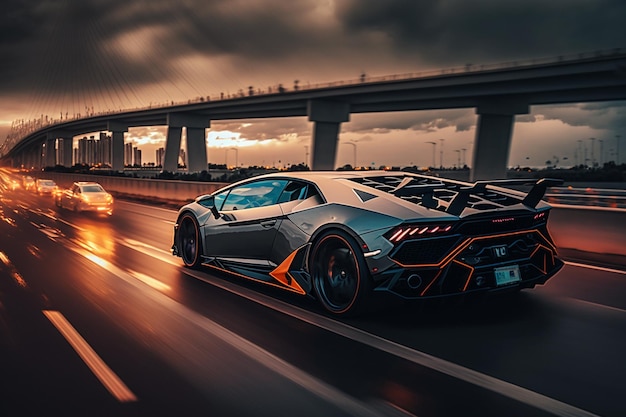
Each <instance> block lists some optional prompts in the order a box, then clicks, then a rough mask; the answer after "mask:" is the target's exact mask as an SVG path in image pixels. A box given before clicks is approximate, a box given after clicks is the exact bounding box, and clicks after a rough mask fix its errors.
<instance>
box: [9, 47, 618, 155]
mask: <svg viewBox="0 0 626 417" xmlns="http://www.w3.org/2000/svg"><path fill="white" fill-rule="evenodd" d="M625 53H626V51H625V50H623V49H622V48H614V49H609V50H600V51H593V52H582V53H577V54H568V55H560V56H556V57H544V58H535V59H530V60H520V61H508V62H501V63H495V64H481V65H478V64H472V63H467V64H465V65H463V66H459V67H452V68H444V69H436V70H424V71H417V72H407V73H401V74H392V75H382V76H370V75H367V74H365V73H363V74H361V75H360V76H359V77H357V78H353V79H348V80H341V81H333V82H325V83H314V84H311V83H306V84H300V82H299V80H295V81H294V84H293V87H291V88H289V87H284V86H283V85H282V84H278V85H274V86H269V87H267V89H261V88H258V89H254V88H253V87H247V88H246V89H245V90H244V89H240V90H239V91H238V92H237V93H229V94H224V93H220V94H215V95H207V96H197V97H194V98H192V99H188V100H186V101H174V100H167V101H163V102H154V103H153V102H151V103H150V104H149V105H147V106H139V107H134V108H124V109H119V110H110V109H108V110H98V111H94V109H93V108H92V109H91V110H87V114H85V115H83V114H82V113H79V114H74V115H69V114H66V118H65V119H63V117H60V118H58V119H56V118H51V117H49V116H43V115H42V116H41V118H40V119H35V120H28V121H24V120H21V121H19V122H14V123H13V125H12V127H11V131H10V132H9V134H8V136H7V138H6V140H5V141H4V143H3V144H2V145H0V157H3V156H4V155H6V154H7V153H8V152H9V151H10V150H11V149H12V148H13V146H15V144H16V143H18V142H19V141H20V140H22V139H24V138H26V137H27V136H29V135H30V134H32V133H35V132H36V131H38V130H41V129H44V128H48V127H51V126H56V125H60V124H63V123H66V122H68V121H74V120H84V119H89V118H92V117H96V116H106V115H115V114H122V113H126V112H130V111H141V110H149V109H155V108H166V107H175V106H182V105H188V104H195V103H202V102H208V101H221V100H232V99H239V98H244V97H250V96H257V95H273V94H284V93H293V92H297V91H302V90H319V89H324V88H333V87H344V86H351V85H358V84H363V83H381V82H393V81H401V80H411V79H421V78H430V77H439V76H443V75H458V74H461V73H477V72H485V71H495V70H502V69H506V68H522V67H526V66H538V65H548V64H555V63H559V62H576V61H584V60H590V59H597V58H601V57H611V56H616V55H622V54H625Z"/></svg>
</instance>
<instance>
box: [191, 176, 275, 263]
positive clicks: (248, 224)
mask: <svg viewBox="0 0 626 417" xmlns="http://www.w3.org/2000/svg"><path fill="white" fill-rule="evenodd" d="M286 184H287V181H286V180H259V181H251V182H248V183H246V184H243V185H240V186H238V187H235V188H232V189H231V190H229V191H228V193H227V194H226V196H225V198H224V199H223V201H222V200H221V198H217V199H216V201H220V203H218V205H220V206H219V207H217V209H218V211H219V213H220V216H219V218H218V219H213V220H212V221H210V222H209V223H208V224H207V225H205V229H204V242H203V243H204V248H205V250H204V252H205V254H206V255H207V256H217V257H224V258H243V259H248V260H250V259H255V260H267V259H268V258H269V255H270V252H271V249H272V246H273V244H274V239H275V238H276V232H277V230H278V228H279V227H280V223H281V221H282V210H281V208H280V206H279V205H278V204H277V202H278V197H279V195H280V193H281V192H282V189H283V188H284V187H285V185H286Z"/></svg>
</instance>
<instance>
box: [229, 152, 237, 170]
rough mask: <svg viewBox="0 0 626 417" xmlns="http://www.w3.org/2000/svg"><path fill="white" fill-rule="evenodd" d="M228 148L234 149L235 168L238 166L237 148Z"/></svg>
mask: <svg viewBox="0 0 626 417" xmlns="http://www.w3.org/2000/svg"><path fill="white" fill-rule="evenodd" d="M230 149H232V150H233V151H235V169H237V167H239V148H230ZM227 168H228V167H227Z"/></svg>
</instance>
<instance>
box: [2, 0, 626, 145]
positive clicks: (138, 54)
mask: <svg viewBox="0 0 626 417" xmlns="http://www.w3.org/2000/svg"><path fill="white" fill-rule="evenodd" d="M333 7H334V8H333ZM0 11H1V12H2V13H0V56H1V57H3V59H2V60H0V92H1V93H2V96H12V97H26V96H27V95H29V94H30V97H29V98H28V100H29V103H30V107H31V108H36V109H35V114H39V108H37V106H39V107H41V108H42V109H43V107H44V106H48V108H52V109H54V111H57V110H56V109H58V108H59V107H62V108H68V107H69V106H68V104H67V103H68V102H72V101H74V102H76V101H78V102H81V105H80V106H79V107H78V109H77V111H79V112H80V111H81V110H82V107H81V106H82V105H83V104H82V103H83V102H88V101H89V100H90V97H98V98H99V102H100V103H101V104H100V105H101V106H103V107H104V108H101V109H100V110H107V107H111V108H113V109H116V108H117V107H120V108H130V107H134V106H136V105H139V104H141V105H147V104H148V103H149V102H153V101H159V100H162V101H169V100H172V99H177V98H181V97H186V98H191V96H192V95H196V94H197V95H205V94H208V93H211V94H219V92H220V91H230V92H235V91H237V90H238V89H240V88H243V89H245V88H247V86H248V85H254V86H255V87H259V88H265V87H266V86H268V85H272V84H273V83H277V82H282V83H286V84H291V83H292V82H293V80H295V79H299V80H300V81H301V83H302V84H303V85H304V84H306V83H309V82H310V83H311V84H314V83H318V82H326V81H337V80H342V79H349V78H355V77H356V76H358V74H359V73H360V72H361V71H366V72H367V73H368V75H386V74H393V73H402V72H409V71H416V70H420V71H421V70H428V69H440V68H446V67H453V66H462V65H464V64H466V63H472V64H477V65H480V64H489V63H494V62H495V63H497V62H504V61H511V60H524V59H532V58H541V57H546V56H547V57H554V56H557V55H566V54H575V53H579V52H588V51H594V50H598V49H604V50H606V49H612V48H616V47H624V46H626V45H625V42H624V41H625V40H626V36H624V30H623V23H624V21H626V2H623V1H621V0H596V1H588V0H567V1H565V0H553V1H550V2H547V1H544V0H507V1H503V0H474V1H467V0H430V1H429V0H420V1H415V0H334V1H331V0H325V1H322V0H298V1H284V0H257V1H254V0H210V1H206V0H178V1H172V0H130V1H129V0H81V1H71V0H3V1H2V5H1V6H0ZM198 57H200V58H202V60H197V58H198ZM198 62H201V64H198ZM198 65H201V66H206V68H204V67H200V68H198ZM192 72H194V73H195V75H190V73H192ZM149 86H152V87H153V88H152V90H153V94H154V95H153V96H150V97H146V96H142V87H149ZM190 92H191V93H190ZM66 95H71V97H65V96H66ZM174 95H176V97H174ZM102 103H104V104H102ZM13 107H14V108H15V107H16V106H15V105H13ZM571 110H575V112H573V113H571V112H570V111H571ZM70 111H71V109H70ZM42 112H43V110H42ZM589 115H594V116H595V115H598V116H600V119H599V120H600V121H598V122H597V123H598V124H606V125H612V124H615V123H618V122H617V121H616V120H617V119H619V118H620V117H621V120H622V121H623V120H624V118H623V112H622V111H621V110H613V112H612V113H607V114H603V113H601V112H600V110H598V109H596V108H592V107H587V106H577V107H575V108H574V107H571V106H570V107H569V108H565V107H563V108H562V110H554V111H551V112H550V113H548V112H547V113H546V117H547V118H552V117H554V118H557V117H558V118H562V119H563V120H569V121H566V123H570V122H571V124H572V125H576V123H582V124H585V123H586V124H589ZM57 117H58V116H57ZM520 117H522V118H523V117H526V119H524V120H532V119H533V117H534V116H532V115H529V116H520ZM568 118H569V119H568ZM475 119H476V118H475V114H474V113H473V112H472V111H470V110H467V111H458V112H450V111H447V112H440V113H436V112H423V113H421V114H419V115H416V114H411V115H408V114H394V115H393V117H381V118H376V119H374V118H372V119H370V120H369V121H368V120H361V119H358V122H357V121H356V120H357V119H356V118H355V119H354V120H355V122H351V123H349V124H345V125H344V127H342V129H350V130H351V131H355V132H359V133H367V132H368V131H373V129H387V130H390V131H391V130H396V129H403V128H404V129H411V130H415V131H432V130H437V129H442V128H445V127H449V126H455V128H456V130H457V131H465V130H468V129H470V128H472V127H473V126H474V124H475ZM374 120H376V122H375V123H374ZM585 120H587V121H585ZM289 123H290V122H287V124H286V125H280V127H277V128H273V126H274V125H271V124H264V123H263V124H262V123H254V124H252V125H250V126H244V127H241V129H244V131H242V132H241V133H242V135H243V136H245V137H249V138H251V139H261V138H262V136H263V134H265V135H266V136H274V137H279V136H280V135H286V134H297V135H299V136H306V135H310V126H309V125H308V124H307V123H306V121H305V122H302V121H298V122H297V123H295V122H294V124H295V125H294V126H288V125H289ZM622 123H623V122H622ZM252 126H256V127H252ZM276 126H278V124H277V125H276ZM263 129H267V130H266V131H265V133H263ZM233 130H234V131H235V130H236V128H235V127H233ZM280 131H282V133H279V132H280ZM285 131H287V132H286V133H285ZM379 131H380V130H379Z"/></svg>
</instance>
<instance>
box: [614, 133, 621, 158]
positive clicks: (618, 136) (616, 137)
mask: <svg viewBox="0 0 626 417" xmlns="http://www.w3.org/2000/svg"><path fill="white" fill-rule="evenodd" d="M615 139H617V148H616V154H617V158H616V159H617V165H619V164H620V162H619V139H620V135H615Z"/></svg>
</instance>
